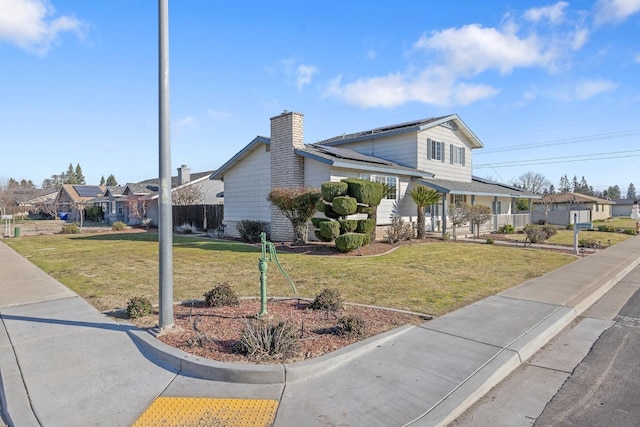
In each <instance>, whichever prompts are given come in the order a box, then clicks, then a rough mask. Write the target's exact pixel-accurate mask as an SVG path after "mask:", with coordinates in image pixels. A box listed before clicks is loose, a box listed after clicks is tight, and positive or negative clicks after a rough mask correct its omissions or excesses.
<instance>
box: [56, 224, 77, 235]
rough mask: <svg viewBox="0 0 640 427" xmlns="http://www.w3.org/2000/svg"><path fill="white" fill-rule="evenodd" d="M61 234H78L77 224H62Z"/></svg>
mask: <svg viewBox="0 0 640 427" xmlns="http://www.w3.org/2000/svg"><path fill="white" fill-rule="evenodd" d="M61 233H62V234H80V227H78V224H75V223H74V224H65V225H63V226H62V231H61Z"/></svg>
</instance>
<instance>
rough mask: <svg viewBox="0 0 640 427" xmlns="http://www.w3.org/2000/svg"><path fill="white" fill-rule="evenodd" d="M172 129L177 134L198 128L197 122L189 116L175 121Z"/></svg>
mask: <svg viewBox="0 0 640 427" xmlns="http://www.w3.org/2000/svg"><path fill="white" fill-rule="evenodd" d="M173 127H174V128H175V130H176V131H177V132H180V131H183V130H185V129H196V128H197V127H198V121H197V120H196V119H195V118H193V117H191V116H187V117H183V118H181V119H178V120H176V121H175V122H174V123H173Z"/></svg>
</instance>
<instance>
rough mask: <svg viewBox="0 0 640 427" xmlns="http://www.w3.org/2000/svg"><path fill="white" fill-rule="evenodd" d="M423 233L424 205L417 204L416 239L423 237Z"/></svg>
mask: <svg viewBox="0 0 640 427" xmlns="http://www.w3.org/2000/svg"><path fill="white" fill-rule="evenodd" d="M425 234H426V232H425V217H424V207H420V206H418V239H424V237H425Z"/></svg>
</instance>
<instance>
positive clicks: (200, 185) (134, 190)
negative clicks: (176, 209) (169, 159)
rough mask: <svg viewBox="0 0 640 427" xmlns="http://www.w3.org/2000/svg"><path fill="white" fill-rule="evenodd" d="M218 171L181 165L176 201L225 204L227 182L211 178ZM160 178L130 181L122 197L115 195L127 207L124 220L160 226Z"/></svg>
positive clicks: (174, 185)
mask: <svg viewBox="0 0 640 427" xmlns="http://www.w3.org/2000/svg"><path fill="white" fill-rule="evenodd" d="M214 172H215V171H208V172H199V173H191V171H190V169H189V168H188V167H187V166H186V165H182V166H181V167H179V168H178V175H177V176H174V177H171V196H172V204H174V205H180V204H193V205H218V204H223V203H224V199H223V195H222V192H223V190H224V186H223V184H222V181H220V180H212V179H210V177H211V174H212V173H214ZM159 190H160V179H148V180H145V181H142V182H139V183H128V184H127V185H126V186H125V187H124V190H123V191H122V194H121V196H120V197H118V198H116V197H113V199H114V201H116V203H118V202H119V203H121V204H122V205H121V207H122V208H123V218H122V219H120V221H123V222H125V223H127V224H129V225H137V224H142V223H145V222H148V223H149V224H150V225H154V226H157V225H158V218H159V207H158V198H159Z"/></svg>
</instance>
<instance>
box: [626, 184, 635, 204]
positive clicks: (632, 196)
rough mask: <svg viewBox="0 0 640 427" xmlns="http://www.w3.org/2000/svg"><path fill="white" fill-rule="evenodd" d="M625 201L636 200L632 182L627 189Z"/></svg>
mask: <svg viewBox="0 0 640 427" xmlns="http://www.w3.org/2000/svg"><path fill="white" fill-rule="evenodd" d="M627 199H632V200H636V187H635V186H634V185H633V182H632V183H630V184H629V188H627Z"/></svg>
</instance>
